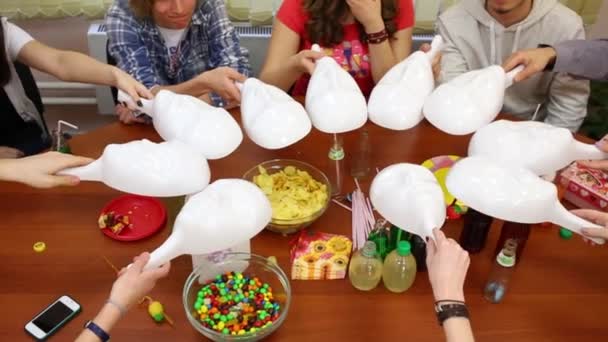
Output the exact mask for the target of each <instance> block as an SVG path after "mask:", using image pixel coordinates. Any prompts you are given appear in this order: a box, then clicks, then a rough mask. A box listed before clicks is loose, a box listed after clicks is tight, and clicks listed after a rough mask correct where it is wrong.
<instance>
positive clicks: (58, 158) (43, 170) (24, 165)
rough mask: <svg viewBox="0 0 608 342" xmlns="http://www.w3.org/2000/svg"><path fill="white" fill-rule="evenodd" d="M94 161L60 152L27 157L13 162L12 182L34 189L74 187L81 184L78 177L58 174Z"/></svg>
mask: <svg viewBox="0 0 608 342" xmlns="http://www.w3.org/2000/svg"><path fill="white" fill-rule="evenodd" d="M92 161H93V159H90V158H85V157H78V156H73V155H71V154H65V153H59V152H47V153H43V154H38V155H35V156H30V157H25V158H21V159H18V160H14V161H13V162H12V163H13V164H12V166H11V167H12V170H11V174H12V175H13V179H12V180H14V181H16V182H19V183H23V184H27V185H29V186H32V187H34V188H52V187H56V186H74V185H77V184H78V183H80V179H78V177H76V176H68V175H61V176H59V175H57V172H59V171H61V170H64V169H67V168H71V167H77V166H83V165H86V164H89V163H90V162H92Z"/></svg>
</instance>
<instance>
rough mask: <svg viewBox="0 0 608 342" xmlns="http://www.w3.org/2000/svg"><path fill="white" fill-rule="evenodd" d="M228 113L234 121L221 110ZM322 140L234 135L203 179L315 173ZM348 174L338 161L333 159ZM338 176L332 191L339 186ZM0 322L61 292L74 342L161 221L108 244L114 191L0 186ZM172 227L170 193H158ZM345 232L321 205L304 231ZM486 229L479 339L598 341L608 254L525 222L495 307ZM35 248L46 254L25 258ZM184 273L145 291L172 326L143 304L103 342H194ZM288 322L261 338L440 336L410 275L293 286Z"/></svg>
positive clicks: (378, 137)
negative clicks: (264, 144) (293, 164)
mask: <svg viewBox="0 0 608 342" xmlns="http://www.w3.org/2000/svg"><path fill="white" fill-rule="evenodd" d="M234 114H235V115H236V116H237V117H238V113H236V112H235V113H234ZM367 128H368V129H369V132H370V137H371V143H372V145H373V153H372V168H375V167H379V168H382V167H385V166H388V165H390V164H393V163H397V162H410V163H421V162H422V161H424V160H425V159H427V158H430V157H433V156H437V155H444V154H455V155H464V154H465V153H466V146H467V143H468V140H469V137H457V136H448V135H446V134H444V133H441V132H440V131H438V130H436V129H435V128H433V127H432V126H431V125H430V124H428V123H427V122H423V123H421V124H420V125H418V126H417V127H416V128H414V129H411V130H408V131H404V132H393V131H389V130H386V129H381V128H379V127H378V126H375V125H372V124H368V125H367ZM357 134H358V133H350V134H346V135H345V149H346V151H347V154H348V152H350V151H353V148H354V147H355V144H356V141H355V140H356V137H357ZM142 138H147V139H151V140H153V141H159V137H158V136H157V135H156V133H155V132H154V131H153V129H152V128H151V127H145V126H133V127H128V126H122V125H120V124H118V123H116V124H111V125H109V126H106V127H103V128H101V129H98V130H96V131H93V132H91V133H89V134H86V135H84V136H79V137H76V138H74V139H73V141H72V142H71V145H72V149H73V151H74V153H76V154H81V155H85V156H91V157H97V156H99V155H100V154H101V151H102V150H103V148H104V146H106V145H107V144H109V143H123V142H127V141H131V140H134V139H142ZM330 143H331V137H330V136H329V135H326V134H321V133H320V132H318V131H313V132H312V133H311V134H310V135H309V136H308V137H307V138H306V139H305V140H304V141H301V142H300V143H298V144H296V145H294V146H291V147H289V148H286V149H284V150H280V151H267V150H264V149H262V148H260V147H257V146H256V145H254V144H253V143H252V142H251V141H249V140H248V139H247V138H245V140H244V141H243V144H242V145H241V146H240V147H239V149H238V150H237V151H236V152H235V153H234V154H232V155H231V156H229V157H227V158H224V159H222V160H216V161H210V166H211V174H212V179H214V180H215V179H219V178H227V177H236V178H239V177H241V176H242V175H243V174H244V173H245V171H247V170H248V169H249V168H251V167H252V166H254V165H256V164H257V163H260V162H263V161H265V160H269V159H273V158H294V159H299V160H302V161H306V162H309V163H311V164H313V165H315V166H318V167H319V168H322V169H325V168H326V165H327V152H328V149H329V147H330ZM347 170H348V156H347ZM368 184H369V181H368V182H367V183H366V186H367V185H368ZM353 187H354V185H353V182H352V179H351V178H350V177H349V178H348V181H347V183H346V188H347V189H353ZM0 189H1V192H0V212H1V213H2V215H1V221H0V225H1V229H2V232H3V237H2V248H1V249H0V260H2V262H1V263H0V274H1V275H2V279H3V280H2V281H1V282H0V303H1V304H2V305H1V307H0V309H1V310H2V315H1V317H2V320H1V321H0V340H1V341H23V340H27V339H28V338H27V336H26V334H25V332H24V331H23V326H24V324H25V323H26V322H27V321H28V320H29V319H30V318H32V317H33V315H34V314H35V313H37V312H38V311H39V310H40V309H42V308H43V307H44V306H45V305H46V304H49V303H50V302H51V301H52V300H54V299H56V298H57V297H58V296H60V295H63V294H70V295H72V296H73V297H74V298H75V299H76V300H77V301H79V302H80V303H81V304H82V306H83V312H82V313H81V314H80V315H79V316H78V317H77V318H75V319H74V321H73V322H71V323H69V324H68V325H67V326H65V327H64V328H63V329H61V331H60V332H59V333H58V334H57V335H56V336H55V338H54V340H56V341H68V340H71V339H72V338H73V337H75V336H76V335H77V334H78V333H79V332H80V330H81V328H82V326H83V324H84V323H85V322H86V321H87V320H88V319H91V318H92V317H93V316H94V315H95V314H96V313H97V311H98V310H99V309H100V308H101V306H102V304H103V303H104V301H105V300H106V298H107V296H108V294H109V291H110V288H111V285H112V282H113V280H114V279H115V276H114V273H113V272H112V270H111V269H110V268H109V267H108V266H107V265H106V264H105V262H104V261H103V259H102V257H101V256H102V255H105V256H107V257H108V258H110V259H111V260H112V261H113V262H114V263H115V264H117V265H119V266H120V265H125V264H127V263H128V262H129V261H130V260H131V258H132V257H133V256H134V255H137V254H139V253H141V252H142V251H146V250H147V251H151V250H153V249H154V248H155V247H157V246H159V245H160V244H161V243H162V242H163V241H164V240H165V238H166V237H167V236H168V234H169V233H170V231H171V225H170V224H169V225H168V227H167V228H166V229H164V230H163V231H162V232H161V233H159V234H157V235H156V236H154V237H152V238H150V239H148V240H144V241H141V242H137V243H119V242H116V241H113V240H111V239H109V238H107V237H105V236H104V235H103V234H101V233H100V232H99V229H98V228H97V224H96V221H97V217H98V214H99V212H100V210H101V208H102V207H103V206H104V204H105V203H106V202H108V201H109V200H110V199H112V198H114V197H116V196H118V195H120V193H119V192H117V191H114V190H112V189H110V188H108V187H106V186H104V185H103V184H99V183H83V184H82V185H80V186H79V187H76V188H69V189H53V190H46V191H42V190H35V189H30V188H27V187H25V186H21V185H17V184H7V183H0ZM164 201H165V203H166V204H167V206H168V207H169V212H170V218H169V221H170V222H172V220H173V218H174V216H175V213H176V211H177V210H178V209H179V206H180V203H182V201H183V199H181V198H179V199H165V200H164ZM460 227H461V222H460V221H451V222H448V223H446V226H445V228H444V230H445V231H446V233H447V235H448V236H451V237H454V238H458V235H459V233H460V229H461V228H460ZM311 228H312V229H314V230H319V231H324V232H332V233H342V234H347V235H348V234H350V229H351V226H350V212H347V211H346V210H345V209H343V208H340V207H338V206H337V205H335V204H332V205H331V206H330V208H329V209H328V210H327V212H326V213H325V215H323V216H322V217H321V218H320V219H319V220H318V221H316V222H315V223H314V225H312V227H311ZM499 233H500V229H499V228H498V227H496V226H495V227H493V228H492V230H491V231H490V236H489V238H488V241H487V244H486V248H485V249H484V250H483V251H482V252H481V253H480V254H477V255H473V256H472V262H471V267H470V269H469V273H468V277H467V281H466V285H465V287H466V288H465V295H466V299H467V302H468V304H469V307H470V311H471V314H472V324H473V328H474V330H475V335H476V337H477V339H478V340H479V341H535V342H538V341H569V342H570V341H572V340H577V341H581V340H585V341H600V340H606V339H607V338H608V322H607V319H606V315H605V312H606V308H607V307H608V272H607V271H608V265H607V263H608V247H595V248H593V247H589V246H587V245H586V244H584V243H583V241H582V240H581V239H580V238H578V237H575V238H574V239H572V240H570V241H566V240H561V239H560V238H559V237H558V233H557V230H556V229H554V228H535V229H534V230H533V231H532V233H531V235H530V239H529V241H528V243H527V246H526V249H525V251H524V254H523V258H522V260H521V263H520V264H519V265H518V267H517V268H516V272H515V273H514V275H513V278H512V283H511V284H510V285H509V288H508V292H507V295H506V298H505V300H504V302H503V303H502V304H497V305H493V304H489V303H488V302H486V301H485V300H484V298H483V297H482V287H483V285H484V283H485V281H486V279H487V277H488V272H489V270H490V267H491V264H492V259H493V255H491V254H492V252H493V251H494V247H495V245H496V241H497V238H498V235H499ZM289 240H290V238H289V237H283V236H281V235H277V234H274V233H271V232H267V231H264V232H263V233H261V234H259V235H258V236H257V237H256V238H255V239H254V240H253V242H252V250H253V252H254V253H257V254H261V255H266V256H269V255H274V256H276V257H277V258H278V261H279V264H280V265H281V267H283V269H284V270H286V272H287V273H288V274H289V269H290V265H289V259H288V250H289V248H288V241H289ZM36 241H44V242H46V244H47V250H46V251H45V252H44V253H41V254H37V253H34V251H33V250H32V245H33V244H34V242H36ZM191 270H192V266H191V258H190V257H180V258H178V259H176V260H175V261H174V262H173V264H172V270H171V273H170V275H169V277H168V278H167V279H164V280H162V281H160V282H159V283H158V284H157V286H156V288H155V289H154V290H153V292H152V293H151V295H152V296H153V297H154V298H156V299H158V300H160V301H161V302H162V303H164V305H165V307H166V309H167V312H168V313H169V314H170V315H171V316H172V317H173V318H174V319H175V321H176V326H175V328H171V327H170V326H168V325H160V326H156V325H155V324H154V323H153V322H152V321H151V319H150V318H149V317H148V315H147V313H146V311H145V309H143V308H134V309H133V310H131V312H130V313H129V314H128V315H127V317H125V318H124V319H123V320H122V321H121V322H120V323H119V324H118V325H117V326H116V327H115V329H114V330H113V331H112V335H113V336H114V339H115V340H117V341H171V340H173V341H195V340H200V339H201V337H200V335H199V334H198V333H197V332H196V331H195V330H194V329H193V328H192V327H191V326H190V323H189V322H188V321H187V319H186V316H185V313H184V309H183V306H182V287H183V284H184V281H185V279H186V277H187V275H188V274H189V273H190V271H191ZM292 289H293V299H292V306H291V308H290V311H289V316H288V318H287V320H286V322H285V323H284V325H283V326H282V327H281V328H280V329H279V330H278V331H277V332H276V333H275V334H274V335H272V336H271V337H270V338H269V340H270V341H306V342H310V341H439V340H442V338H443V337H442V336H443V334H442V331H441V329H440V328H439V327H438V325H437V322H436V320H435V315H434V312H433V306H432V305H433V297H432V293H431V289H430V286H429V282H428V278H427V274H426V273H418V276H417V278H416V281H415V283H414V285H413V287H412V288H411V289H410V290H408V291H407V292H406V293H404V294H400V295H397V294H392V293H389V292H388V291H387V290H385V289H384V288H383V287H382V285H380V286H379V287H378V288H377V289H375V290H373V291H371V292H359V291H357V290H355V289H354V288H353V287H352V286H351V285H350V283H349V282H348V280H334V281H293V282H292Z"/></svg>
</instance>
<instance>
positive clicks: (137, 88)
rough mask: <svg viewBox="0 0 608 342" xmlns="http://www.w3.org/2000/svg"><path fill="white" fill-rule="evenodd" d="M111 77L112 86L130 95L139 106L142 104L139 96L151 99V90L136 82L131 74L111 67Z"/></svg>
mask: <svg viewBox="0 0 608 342" xmlns="http://www.w3.org/2000/svg"><path fill="white" fill-rule="evenodd" d="M112 77H113V78H114V86H115V87H116V88H118V89H120V90H122V91H124V92H125V93H127V94H128V95H129V96H131V98H132V99H133V101H134V102H135V103H137V104H138V105H139V106H141V105H142V104H141V101H140V98H142V97H143V98H145V99H152V98H153V97H154V95H152V92H151V91H150V90H148V88H146V87H145V86H144V85H143V84H141V83H139V82H137V80H135V79H134V78H133V77H131V75H129V74H127V73H126V72H124V71H122V70H120V69H118V68H116V67H112ZM132 109H135V108H132Z"/></svg>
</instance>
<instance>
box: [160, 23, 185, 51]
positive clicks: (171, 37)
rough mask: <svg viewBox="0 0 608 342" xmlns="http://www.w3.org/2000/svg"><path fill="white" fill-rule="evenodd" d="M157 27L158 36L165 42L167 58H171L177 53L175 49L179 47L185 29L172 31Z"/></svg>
mask: <svg viewBox="0 0 608 342" xmlns="http://www.w3.org/2000/svg"><path fill="white" fill-rule="evenodd" d="M157 27H158V30H159V31H160V34H161V35H162V36H163V39H164V40H165V46H166V47H167V51H168V52H169V56H171V57H173V55H175V54H176V53H177V48H178V47H179V43H180V42H181V40H182V37H183V35H184V32H185V31H186V29H181V30H173V29H168V28H164V27H160V26H157Z"/></svg>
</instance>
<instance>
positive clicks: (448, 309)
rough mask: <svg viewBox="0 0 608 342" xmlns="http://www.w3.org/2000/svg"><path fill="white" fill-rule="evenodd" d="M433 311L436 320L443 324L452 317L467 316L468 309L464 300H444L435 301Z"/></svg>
mask: <svg viewBox="0 0 608 342" xmlns="http://www.w3.org/2000/svg"><path fill="white" fill-rule="evenodd" d="M435 313H436V314H437V321H439V325H441V326H443V322H444V321H445V320H446V319H448V318H452V317H463V318H466V319H468V318H469V310H468V309H467V306H466V305H465V304H464V302H461V301H453V300H444V301H438V302H435Z"/></svg>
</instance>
